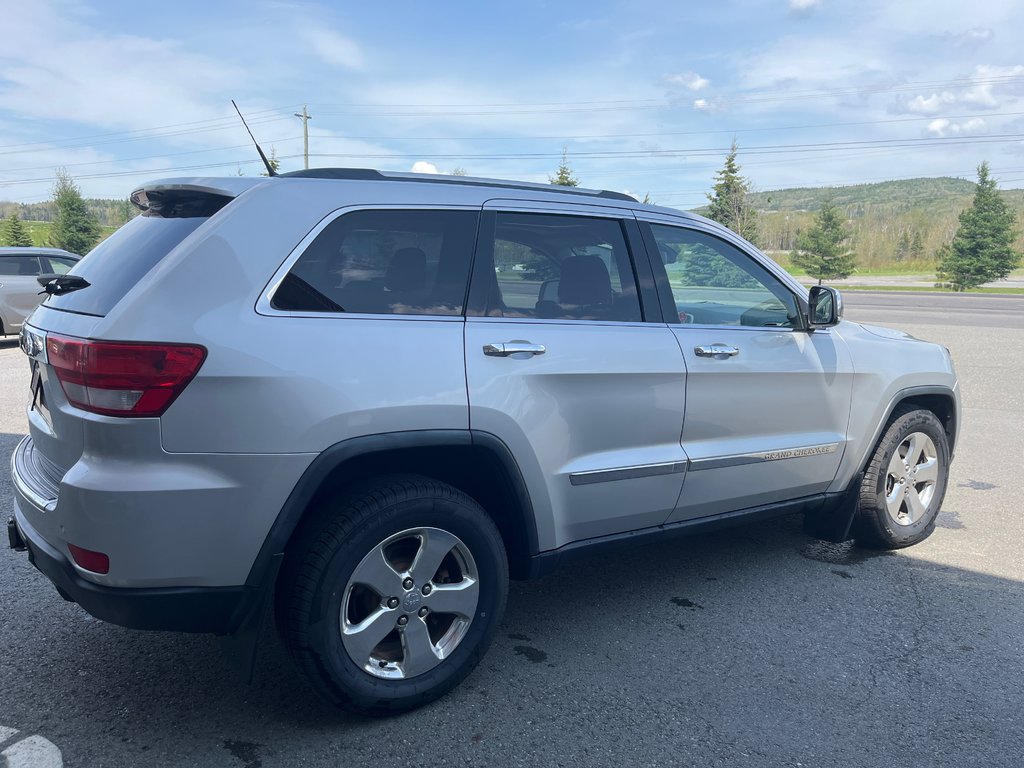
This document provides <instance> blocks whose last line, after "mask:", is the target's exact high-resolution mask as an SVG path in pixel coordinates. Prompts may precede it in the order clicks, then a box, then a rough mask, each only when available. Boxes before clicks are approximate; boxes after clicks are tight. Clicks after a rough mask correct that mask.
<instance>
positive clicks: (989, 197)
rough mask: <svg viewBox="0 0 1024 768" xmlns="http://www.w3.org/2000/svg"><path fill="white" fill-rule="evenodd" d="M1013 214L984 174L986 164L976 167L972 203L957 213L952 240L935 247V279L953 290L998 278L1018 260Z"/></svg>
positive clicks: (993, 181)
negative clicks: (948, 285)
mask: <svg viewBox="0 0 1024 768" xmlns="http://www.w3.org/2000/svg"><path fill="white" fill-rule="evenodd" d="M1016 223H1017V216H1016V214H1015V213H1014V212H1013V211H1012V210H1010V208H1009V206H1008V205H1007V204H1006V201H1005V200H1003V198H1002V196H1000V194H999V190H998V189H996V182H995V179H993V178H991V177H990V176H989V175H988V163H987V162H985V163H982V164H981V165H979V166H978V187H977V189H976V190H975V193H974V202H973V203H972V204H971V207H970V208H967V209H966V210H964V211H963V212H962V213H961V214H960V226H959V228H957V231H956V234H955V235H954V236H953V242H952V243H950V244H949V245H948V246H943V247H942V248H940V249H939V253H938V254H937V255H938V259H939V266H938V270H937V274H938V278H939V280H940V281H942V282H946V283H949V284H950V286H951V287H952V288H953V290H955V291H965V290H967V289H968V288H976V287H978V286H979V285H981V284H982V283H988V282H991V281H992V280H1002V279H1003V278H1005V277H1006V276H1007V275H1009V274H1010V272H1011V271H1012V270H1013V269H1014V267H1016V266H1017V265H1018V264H1019V263H1020V259H1021V254H1020V252H1019V251H1016V250H1014V248H1013V241H1014V239H1015V238H1016V236H1017V233H1016V231H1015V230H1014V226H1015V225H1016Z"/></svg>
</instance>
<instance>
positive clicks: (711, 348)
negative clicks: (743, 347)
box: [693, 344, 740, 358]
mask: <svg viewBox="0 0 1024 768" xmlns="http://www.w3.org/2000/svg"><path fill="white" fill-rule="evenodd" d="M693 351H694V353H695V354H696V355H697V357H718V358H723V357H736V355H738V354H739V353H740V349H739V347H730V346H729V345H728V344H707V345H705V346H703V347H694V348H693Z"/></svg>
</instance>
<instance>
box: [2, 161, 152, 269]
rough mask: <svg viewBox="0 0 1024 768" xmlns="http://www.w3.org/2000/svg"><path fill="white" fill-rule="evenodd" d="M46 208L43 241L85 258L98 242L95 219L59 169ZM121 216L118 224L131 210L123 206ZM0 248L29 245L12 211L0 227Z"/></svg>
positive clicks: (71, 181) (28, 235)
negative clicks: (46, 229) (47, 215)
mask: <svg viewBox="0 0 1024 768" xmlns="http://www.w3.org/2000/svg"><path fill="white" fill-rule="evenodd" d="M124 203H125V204H127V206H128V208H129V209H130V208H131V203H129V202H128V201H127V200H125V201H124ZM48 206H49V209H50V212H51V217H50V219H49V221H50V231H49V234H48V236H47V241H46V244H47V245H48V246H50V247H52V248H60V249H61V250H65V251H69V252H71V253H77V254H79V255H85V254H86V253H88V252H89V251H91V250H92V249H93V246H95V245H96V243H98V242H99V241H100V237H101V235H102V231H101V228H100V222H99V218H98V217H97V215H96V213H95V212H94V211H93V210H91V209H90V207H89V205H88V204H87V203H86V201H85V199H84V198H83V197H82V193H81V190H79V188H78V185H77V184H75V181H74V179H72V178H71V175H70V174H69V173H68V172H67V171H66V170H64V169H63V168H59V169H57V177H56V180H55V181H54V184H53V193H52V199H51V200H50V202H49V204H48ZM121 213H122V214H123V218H122V221H121V222H120V223H122V224H123V223H124V222H125V221H127V220H128V219H130V218H131V217H132V212H131V210H125V209H124V207H123V206H122V207H121ZM0 245H8V246H18V247H27V246H31V245H32V235H31V233H30V232H29V230H28V227H27V226H26V225H25V222H24V221H22V219H21V217H20V216H19V215H18V212H17V211H16V210H12V211H11V212H10V214H9V215H8V216H7V218H6V219H4V221H3V224H2V226H0Z"/></svg>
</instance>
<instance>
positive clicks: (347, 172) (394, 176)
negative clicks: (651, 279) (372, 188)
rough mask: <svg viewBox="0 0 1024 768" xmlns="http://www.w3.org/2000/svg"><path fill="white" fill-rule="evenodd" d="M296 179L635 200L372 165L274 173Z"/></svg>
mask: <svg viewBox="0 0 1024 768" xmlns="http://www.w3.org/2000/svg"><path fill="white" fill-rule="evenodd" d="M289 177H290V178H293V179H294V178H299V179H344V180H348V181H416V182H421V183H426V184H467V185H471V186H474V187H496V188H498V189H529V190H537V191H538V192H560V193H562V194H567V195H587V196H590V197H603V198H605V199H609V200H625V201H627V202H630V203H635V202H638V201H637V199H636V198H635V197H631V196H630V195H627V194H625V193H623V192H612V191H610V190H607V189H584V188H582V187H563V186H559V185H558V184H536V183H533V182H529V181H507V180H505V179H481V178H476V177H474V176H444V175H441V174H438V175H436V176H435V175H434V174H430V173H381V172H380V171H375V170H373V169H372V168H310V169H309V170H305V171H291V172H289V173H281V174H278V178H289Z"/></svg>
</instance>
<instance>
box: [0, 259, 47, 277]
mask: <svg viewBox="0 0 1024 768" xmlns="http://www.w3.org/2000/svg"><path fill="white" fill-rule="evenodd" d="M38 274H40V268H39V258H38V257H36V256H0V275H8V276H11V277H33V276H35V275H38Z"/></svg>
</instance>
